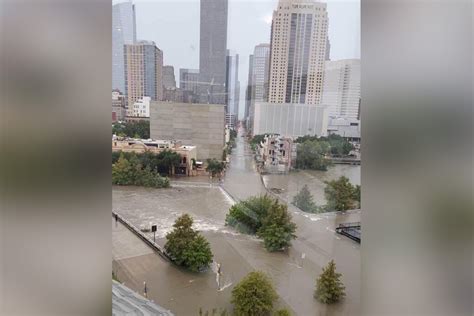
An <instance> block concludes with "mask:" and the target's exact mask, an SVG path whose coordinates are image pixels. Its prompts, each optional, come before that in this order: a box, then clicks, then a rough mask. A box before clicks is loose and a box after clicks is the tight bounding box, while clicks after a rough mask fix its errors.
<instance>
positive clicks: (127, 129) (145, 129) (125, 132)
mask: <svg viewBox="0 0 474 316" xmlns="http://www.w3.org/2000/svg"><path fill="white" fill-rule="evenodd" d="M112 134H115V135H117V136H123V137H132V138H140V139H149V138H150V122H149V121H145V120H141V121H133V122H116V123H113V124H112Z"/></svg>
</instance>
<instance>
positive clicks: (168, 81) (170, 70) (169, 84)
mask: <svg viewBox="0 0 474 316" xmlns="http://www.w3.org/2000/svg"><path fill="white" fill-rule="evenodd" d="M163 88H164V89H174V88H176V78H175V77H174V67H173V66H168V65H167V66H163Z"/></svg>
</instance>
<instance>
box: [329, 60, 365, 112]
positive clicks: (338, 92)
mask: <svg viewBox="0 0 474 316" xmlns="http://www.w3.org/2000/svg"><path fill="white" fill-rule="evenodd" d="M322 102H323V104H324V105H328V106H329V109H328V114H329V116H333V117H344V118H349V119H359V111H360V59H343V60H335V61H327V62H326V69H325V75H324V91H323V101H322Z"/></svg>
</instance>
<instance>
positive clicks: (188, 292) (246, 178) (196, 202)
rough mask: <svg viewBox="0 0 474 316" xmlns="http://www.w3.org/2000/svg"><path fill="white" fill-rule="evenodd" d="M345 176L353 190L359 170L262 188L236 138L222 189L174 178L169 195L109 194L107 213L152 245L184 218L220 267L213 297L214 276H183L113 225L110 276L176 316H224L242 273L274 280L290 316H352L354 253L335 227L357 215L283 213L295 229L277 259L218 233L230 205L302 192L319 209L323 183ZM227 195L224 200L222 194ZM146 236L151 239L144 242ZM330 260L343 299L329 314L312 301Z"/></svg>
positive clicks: (277, 179)
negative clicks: (217, 313)
mask: <svg viewBox="0 0 474 316" xmlns="http://www.w3.org/2000/svg"><path fill="white" fill-rule="evenodd" d="M340 175H345V176H347V177H348V178H349V179H350V180H351V182H353V183H355V184H358V183H360V166H345V165H337V166H334V167H332V168H331V169H330V170H329V171H327V172H325V173H324V172H312V171H311V172H307V171H304V172H298V173H290V174H289V175H266V176H264V177H263V181H262V180H261V178H260V175H259V174H258V173H257V172H256V170H255V165H254V163H253V158H252V155H251V151H250V148H249V146H248V144H247V143H246V142H245V141H244V139H243V138H242V137H240V134H239V137H238V138H237V147H236V148H235V149H234V152H233V153H232V156H231V164H230V166H229V168H228V170H227V173H226V175H225V178H224V180H223V183H222V186H223V188H224V189H225V191H224V190H223V189H221V188H220V187H219V184H218V182H216V181H212V180H210V179H208V178H206V177H202V178H180V179H177V180H174V181H173V183H172V184H173V188H170V189H146V188H136V187H114V188H113V208H114V210H115V211H117V212H118V213H119V214H121V215H122V216H125V217H126V218H127V219H128V220H129V221H131V222H132V223H133V224H134V225H135V226H137V227H143V228H147V227H149V226H150V223H153V224H156V225H157V226H158V231H157V234H156V238H157V242H158V243H159V244H162V245H164V243H165V235H166V233H167V232H168V231H170V230H171V229H172V225H173V223H174V220H175V219H176V218H177V217H178V216H180V215H181V214H183V213H189V214H190V215H192V216H193V218H194V220H195V228H196V229H198V230H200V231H201V232H202V233H203V234H204V236H205V237H206V238H208V240H209V242H210V243H211V247H212V251H213V253H214V259H215V261H216V262H219V263H221V265H222V271H223V276H222V278H221V280H220V283H221V290H218V286H217V282H216V275H215V273H214V272H213V271H212V269H210V270H209V271H207V272H205V273H201V274H196V273H189V272H186V271H183V270H182V269H180V268H178V267H176V266H174V265H173V264H170V263H169V262H166V261H165V260H164V259H162V258H161V257H159V256H157V255H156V254H154V253H152V252H151V251H150V249H149V248H147V247H146V246H144V245H143V243H141V242H140V241H139V240H138V238H137V237H135V236H134V235H133V234H132V233H130V232H129V231H128V230H127V229H126V228H124V227H123V226H121V225H120V224H115V222H112V230H113V238H112V239H113V258H114V261H113V269H114V271H115V272H116V274H117V276H118V277H119V279H120V280H121V281H122V282H125V284H126V285H128V286H129V287H131V288H133V289H135V290H136V291H138V292H141V291H142V288H143V282H144V281H146V282H147V288H148V297H149V298H150V299H152V300H154V301H155V302H156V303H158V304H159V305H161V306H163V307H165V308H168V309H170V310H171V311H172V312H173V313H174V314H175V315H197V314H198V311H199V308H200V307H202V308H203V309H212V308H227V309H228V311H230V310H231V308H232V306H231V305H230V303H229V301H230V295H231V290H232V288H233V286H234V285H235V284H236V283H238V282H239V280H240V279H241V278H242V277H244V276H245V275H246V274H247V273H248V272H250V271H252V270H261V271H264V272H266V273H267V274H268V275H269V276H270V277H271V278H272V280H273V283H274V285H275V288H276V290H277V292H278V294H279V296H280V299H279V301H278V306H285V307H287V308H289V309H290V310H292V311H293V313H294V314H295V315H356V314H358V313H359V300H360V296H359V286H360V251H359V245H358V244H356V243H354V242H353V241H351V240H349V239H346V238H344V237H341V236H339V235H336V234H335V232H334V229H335V227H336V225H337V223H339V222H346V221H358V220H360V213H359V212H355V213H350V214H345V215H341V214H334V213H332V214H307V213H303V212H301V211H299V210H298V209H296V208H295V207H293V206H291V205H290V206H289V210H290V212H291V213H292V216H293V220H294V221H295V223H296V224H297V226H298V229H297V232H296V234H297V236H298V238H297V239H296V240H294V241H293V244H292V247H291V248H290V249H289V250H288V251H286V252H283V253H268V252H267V251H266V250H265V249H264V248H263V245H262V244H261V242H260V241H259V240H258V239H256V238H255V237H253V236H247V235H242V234H239V233H237V232H236V231H234V230H233V229H232V228H230V227H226V226H225V225H224V221H225V215H226V213H227V212H228V209H229V207H230V206H231V205H232V203H233V200H232V198H235V199H243V198H247V197H249V196H252V195H258V194H263V193H265V192H266V190H265V187H264V185H263V183H265V184H266V185H267V186H268V187H277V188H280V189H283V191H282V193H281V194H280V197H282V198H283V199H287V198H291V197H292V196H293V195H294V194H296V192H297V190H298V188H300V187H302V186H303V185H304V184H308V186H309V188H310V190H311V192H312V193H313V195H314V197H315V201H316V202H317V203H324V202H325V201H324V191H323V190H324V182H323V181H324V180H328V179H335V178H337V177H339V176H340ZM226 191H227V192H226ZM150 236H152V235H150ZM331 259H334V260H335V262H336V266H337V270H338V271H339V272H341V273H342V274H343V277H342V279H343V282H344V284H345V286H346V294H347V297H346V299H345V300H344V301H343V302H341V303H339V304H336V305H333V306H325V305H322V304H319V303H318V302H317V301H316V300H315V299H314V298H313V291H314V287H315V280H316V277H317V276H318V275H319V273H320V272H321V269H322V267H323V266H324V265H326V264H327V262H328V261H329V260H331Z"/></svg>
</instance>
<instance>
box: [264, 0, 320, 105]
mask: <svg viewBox="0 0 474 316" xmlns="http://www.w3.org/2000/svg"><path fill="white" fill-rule="evenodd" d="M327 34H328V13H327V11H326V3H323V2H318V1H315V0H279V3H278V7H277V9H276V10H275V11H274V12H273V20H272V33H271V44H270V51H271V52H270V77H269V93H268V102H269V103H300V104H301V103H303V104H315V105H317V104H320V102H321V98H322V93H323V82H324V61H325V55H326V44H327Z"/></svg>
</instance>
